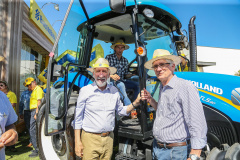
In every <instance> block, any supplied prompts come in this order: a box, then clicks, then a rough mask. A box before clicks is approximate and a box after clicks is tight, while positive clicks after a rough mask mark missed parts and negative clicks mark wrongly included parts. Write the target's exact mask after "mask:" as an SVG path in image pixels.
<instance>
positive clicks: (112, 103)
mask: <svg viewBox="0 0 240 160" xmlns="http://www.w3.org/2000/svg"><path fill="white" fill-rule="evenodd" d="M116 102H117V99H116V98H115V97H109V99H108V100H107V105H106V106H107V107H106V111H110V112H113V113H115V112H114V111H115V108H116Z"/></svg>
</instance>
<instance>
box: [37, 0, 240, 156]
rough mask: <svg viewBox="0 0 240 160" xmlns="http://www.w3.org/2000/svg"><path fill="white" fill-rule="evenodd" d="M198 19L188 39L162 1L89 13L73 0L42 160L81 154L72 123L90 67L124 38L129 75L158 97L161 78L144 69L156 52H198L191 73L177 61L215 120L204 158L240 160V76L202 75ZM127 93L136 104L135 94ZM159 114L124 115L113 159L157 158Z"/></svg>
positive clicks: (55, 56) (51, 81)
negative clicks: (155, 141) (153, 154)
mask: <svg viewBox="0 0 240 160" xmlns="http://www.w3.org/2000/svg"><path fill="white" fill-rule="evenodd" d="M194 20H195V17H193V18H192V19H191V20H190V23H189V31H188V32H189V38H187V37H188V36H187V35H184V34H183V32H182V29H181V22H180V21H179V19H178V18H177V16H176V15H175V13H174V12H173V11H172V10H170V9H169V8H168V7H166V6H165V5H163V4H161V3H158V2H157V1H153V0H118V1H116V0H110V1H109V6H107V7H106V8H102V9H100V10H97V11H95V12H93V13H91V14H90V15H88V12H87V10H86V9H85V6H84V3H83V1H82V0H71V2H70V4H69V7H68V10H67V12H66V15H65V18H64V20H63V23H62V26H61V28H60V31H59V34H58V37H57V39H56V42H55V44H54V47H53V49H52V52H51V53H50V54H49V56H50V58H49V63H48V68H47V73H46V78H47V89H46V94H45V98H44V100H43V101H42V105H41V106H40V107H39V112H38V117H37V126H38V132H37V139H38V146H39V156H40V158H41V159H43V160H45V159H47V160H53V159H54V160H57V159H60V160H66V159H69V160H73V159H78V157H76V155H75V151H74V130H73V127H72V125H71V122H72V121H73V119H74V111H75V106H76V102H77V97H78V95H79V90H81V88H82V87H83V86H85V85H88V84H91V83H93V81H94V79H93V77H92V74H91V73H90V72H88V71H87V70H86V68H88V67H91V66H92V65H93V64H94V62H95V61H96V60H97V59H98V58H100V57H106V55H108V54H111V53H113V50H112V49H111V48H110V46H111V45H112V43H114V42H116V41H117V40H118V39H122V40H123V41H124V42H125V43H126V44H128V45H129V46H130V49H128V50H126V51H124V53H123V56H124V57H126V58H127V59H128V61H129V65H128V70H129V74H132V75H134V76H132V77H131V78H129V80H131V81H136V82H138V83H139V87H140V89H141V90H142V89H143V88H146V89H147V90H148V91H149V92H150V93H151V94H152V96H153V97H154V99H155V100H158V94H159V86H160V85H161V83H160V81H159V80H158V79H157V78H156V76H155V74H154V73H153V72H152V71H149V70H146V69H145V68H144V63H145V62H146V61H147V60H148V59H151V58H152V54H153V51H154V50H155V49H165V50H168V51H169V52H170V53H171V54H173V55H180V51H181V50H182V49H184V48H186V49H188V48H189V49H190V68H191V72H181V71H180V70H179V68H181V66H177V67H176V72H175V74H176V75H177V76H178V77H181V78H184V79H187V80H189V81H192V83H193V84H195V86H196V87H197V88H198V90H199V93H200V97H199V98H200V99H201V102H202V104H203V107H204V112H205V116H206V120H207V125H208V133H207V138H208V140H207V142H208V143H207V145H206V147H205V148H204V149H203V152H202V156H201V159H208V160H222V159H233V160H237V159H238V160H239V159H240V158H239V157H240V145H239V141H240V77H237V76H230V75H221V74H213V73H202V72H195V71H196V63H197V59H196V57H197V55H196V33H195V25H194ZM188 39H189V41H188ZM135 50H137V51H138V53H137V54H136V53H135V52H134V51H135ZM59 57H60V58H59ZM126 90H127V94H128V96H129V98H130V99H131V101H133V95H134V91H133V90H131V89H128V88H126ZM154 118H155V111H154V109H153V108H152V107H151V106H149V104H147V103H146V102H142V103H141V105H140V107H139V108H138V109H137V118H136V119H131V118H128V117H127V118H122V117H120V118H118V119H117V120H116V127H115V131H114V133H115V142H114V155H113V159H119V160H120V159H138V160H150V159H152V157H151V151H152V140H153V136H152V126H153V122H154Z"/></svg>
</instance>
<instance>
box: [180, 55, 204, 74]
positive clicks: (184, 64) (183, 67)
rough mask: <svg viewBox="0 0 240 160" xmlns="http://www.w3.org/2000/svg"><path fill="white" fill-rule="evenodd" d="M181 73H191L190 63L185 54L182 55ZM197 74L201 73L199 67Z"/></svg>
mask: <svg viewBox="0 0 240 160" xmlns="http://www.w3.org/2000/svg"><path fill="white" fill-rule="evenodd" d="M180 57H181V71H183V72H188V71H190V68H189V67H188V66H189V61H188V60H187V58H186V55H185V54H184V53H182V54H181V56H180ZM197 72H200V69H199V67H198V66H197Z"/></svg>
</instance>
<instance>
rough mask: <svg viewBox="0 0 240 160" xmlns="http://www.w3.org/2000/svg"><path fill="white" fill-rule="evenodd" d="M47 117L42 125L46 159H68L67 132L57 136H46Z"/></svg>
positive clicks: (42, 140)
mask: <svg viewBox="0 0 240 160" xmlns="http://www.w3.org/2000/svg"><path fill="white" fill-rule="evenodd" d="M44 126H45V118H44V119H43V121H42V126H41V145H42V150H43V154H44V156H45V159H47V160H52V159H54V160H65V159H67V154H66V153H67V142H66V140H65V134H64V133H63V134H61V135H55V136H45V134H44V130H45V129H44Z"/></svg>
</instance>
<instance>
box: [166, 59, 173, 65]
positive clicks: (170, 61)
mask: <svg viewBox="0 0 240 160" xmlns="http://www.w3.org/2000/svg"><path fill="white" fill-rule="evenodd" d="M165 60H166V61H167V63H170V65H173V64H174V62H173V60H171V59H165Z"/></svg>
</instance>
